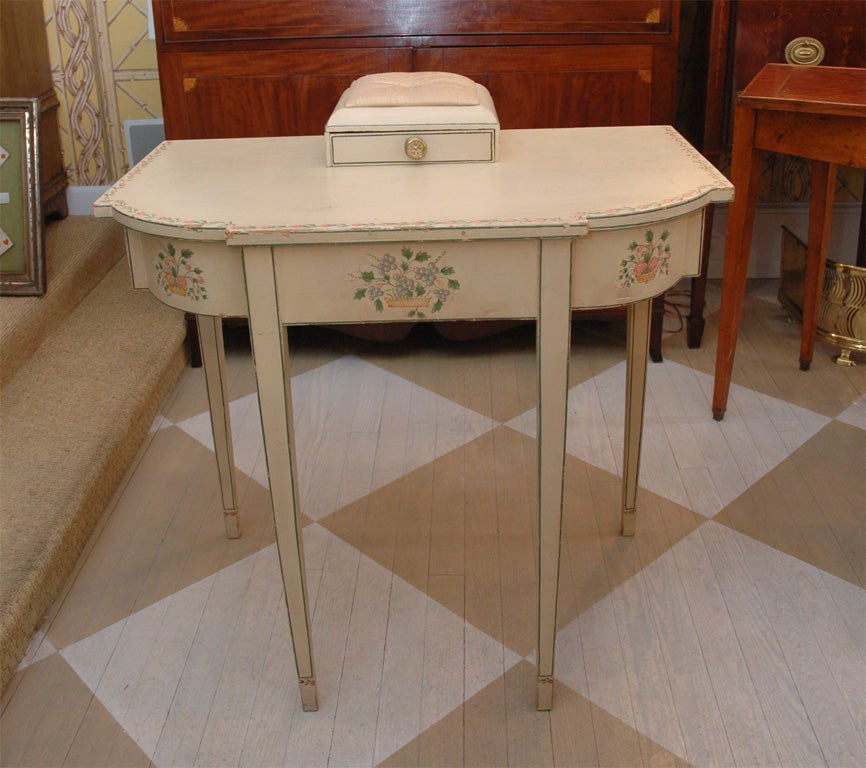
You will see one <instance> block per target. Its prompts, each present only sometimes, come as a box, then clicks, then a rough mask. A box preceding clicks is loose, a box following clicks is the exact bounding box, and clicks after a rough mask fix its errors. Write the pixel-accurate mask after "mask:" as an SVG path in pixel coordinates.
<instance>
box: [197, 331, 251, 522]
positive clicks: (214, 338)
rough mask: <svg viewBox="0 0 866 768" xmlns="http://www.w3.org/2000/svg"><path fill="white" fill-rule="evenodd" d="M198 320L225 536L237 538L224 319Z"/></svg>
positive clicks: (236, 511)
mask: <svg viewBox="0 0 866 768" xmlns="http://www.w3.org/2000/svg"><path fill="white" fill-rule="evenodd" d="M195 322H196V327H197V329H198V342H199V347H200V349H201V360H202V366H203V369H204V376H205V384H206V386H207V401H208V405H209V406H210V426H211V432H212V433H213V444H214V453H215V454H216V459H217V471H218V472H219V479H220V489H221V491H222V502H223V518H224V521H225V526H226V536H227V537H228V538H230V539H236V538H238V537H239V536H240V535H241V532H240V521H239V520H238V495H237V487H236V485H235V458H234V453H233V451H232V428H231V421H230V419H229V403H228V393H227V391H226V372H225V368H226V358H225V347H224V344H223V324H222V318H220V317H211V316H209V315H196V316H195Z"/></svg>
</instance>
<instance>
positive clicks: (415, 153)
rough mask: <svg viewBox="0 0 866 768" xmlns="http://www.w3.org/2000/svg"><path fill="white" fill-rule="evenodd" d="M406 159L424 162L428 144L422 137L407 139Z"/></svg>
mask: <svg viewBox="0 0 866 768" xmlns="http://www.w3.org/2000/svg"><path fill="white" fill-rule="evenodd" d="M405 150H406V157H408V158H409V159H410V160H423V159H424V156H425V155H426V154H427V144H426V143H425V141H424V139H422V138H421V137H420V136H413V137H412V138H410V139H406V146H405Z"/></svg>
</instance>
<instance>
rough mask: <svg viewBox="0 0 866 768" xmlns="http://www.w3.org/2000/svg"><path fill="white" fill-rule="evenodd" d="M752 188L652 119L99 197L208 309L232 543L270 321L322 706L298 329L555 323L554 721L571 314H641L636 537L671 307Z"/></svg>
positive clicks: (632, 365) (164, 291) (181, 171)
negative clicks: (471, 155)
mask: <svg viewBox="0 0 866 768" xmlns="http://www.w3.org/2000/svg"><path fill="white" fill-rule="evenodd" d="M732 196H733V188H732V187H731V185H730V183H729V182H728V181H727V180H726V179H725V178H724V177H723V176H722V175H721V174H720V173H719V172H718V171H716V170H715V169H714V168H713V167H712V166H711V165H710V164H709V163H707V162H706V161H705V160H704V159H703V158H702V157H701V156H700V154H699V153H698V152H696V151H695V150H694V149H693V148H692V147H691V146H690V145H689V144H688V143H687V142H686V141H685V140H684V139H683V138H682V137H681V136H680V135H679V134H678V133H676V131H674V130H673V129H672V128H669V127H666V126H639V127H624V128H566V129H550V130H525V131H503V132H502V133H501V136H500V159H499V161H498V162H495V163H443V164H432V163H431V164H424V163H419V164H406V163H402V164H393V165H390V164H387V165H375V166H357V167H338V168H333V167H326V164H325V146H324V137H321V136H305V137H277V138H253V139H214V140H189V141H169V142H165V143H163V144H161V145H160V146H159V147H157V149H156V150H154V152H152V153H151V154H150V155H149V156H148V157H146V158H145V159H144V160H143V161H142V162H141V163H139V164H138V165H137V166H135V167H134V168H133V169H132V170H131V171H130V172H129V173H128V174H127V175H126V176H124V177H123V178H122V179H121V180H120V181H118V182H117V183H116V184H115V185H114V186H113V187H112V188H111V189H110V190H109V191H108V192H106V194H104V195H103V196H102V197H101V198H100V199H99V200H98V201H97V202H96V204H95V206H94V213H95V215H97V216H110V217H113V218H115V219H116V220H117V221H119V222H120V223H121V224H123V226H124V227H125V228H126V234H127V248H128V252H129V260H130V264H131V268H132V276H133V284H134V286H135V287H136V288H141V289H146V290H149V291H150V292H151V293H153V295H154V296H156V297H157V298H158V299H159V300H160V301H162V302H164V303H166V304H168V305H170V306H172V307H175V308H177V309H178V310H180V311H183V312H190V313H193V314H195V316H196V318H197V323H198V326H199V334H200V343H201V346H202V359H203V365H204V370H205V376H206V380H207V390H208V398H209V403H210V413H211V424H212V427H213V432H214V444H215V452H216V456H217V462H218V466H219V475H220V482H221V485H222V498H223V506H224V509H225V521H226V533H227V535H228V536H229V537H236V536H238V535H239V526H238V514H237V498H236V491H235V482H234V467H233V457H232V450H231V433H230V426H229V417H228V407H227V405H228V404H227V399H226V387H225V377H224V357H223V345H222V324H221V318H222V317H224V316H243V317H247V318H249V326H250V335H251V339H252V347H253V357H254V360H255V369H256V381H257V388H258V398H259V406H260V409H261V414H262V425H263V432H264V443H265V455H266V459H267V466H268V474H269V481H270V494H271V503H272V507H273V516H274V524H275V528H276V537H277V546H278V549H279V554H280V558H279V559H280V563H281V568H282V576H283V584H284V587H285V596H286V604H287V609H288V616H289V624H290V628H291V633H292V640H293V644H294V654H295V662H296V665H297V673H298V681H299V684H300V691H301V702H302V706H303V708H304V709H305V710H315V709H317V708H318V698H317V690H316V675H315V671H314V665H313V652H312V651H313V649H312V643H311V639H310V617H309V613H308V605H309V603H308V601H307V593H306V585H305V574H304V557H303V546H302V541H301V530H300V523H299V514H300V511H301V510H300V509H299V507H298V485H297V471H296V464H295V441H294V434H293V424H292V411H291V389H290V370H289V354H288V334H287V326H290V325H300V324H320V323H328V324H333V323H359V322H369V323H382V322H389V321H399V322H405V321H407V320H409V321H415V320H417V321H420V322H424V321H426V320H437V321H443V320H473V319H476V320H478V319H493V318H500V319H502V318H510V319H531V320H535V321H536V327H537V345H536V349H537V360H538V383H539V392H538V409H537V413H538V451H539V454H538V456H539V461H538V563H539V566H538V648H537V673H538V687H537V702H536V704H537V706H538V708H539V709H550V707H551V705H552V700H553V660H554V635H555V627H556V595H557V587H558V579H559V542H560V520H561V515H562V497H563V476H564V459H565V448H564V446H565V433H566V408H567V407H566V398H567V391H568V357H569V346H570V334H571V310H572V309H573V308H576V309H583V308H597V307H610V306H620V305H627V306H628V312H627V317H628V337H627V366H626V368H627V370H626V379H627V381H626V402H625V435H624V451H623V453H624V455H623V468H624V470H623V498H622V532H623V534H624V535H633V533H634V526H635V496H636V492H637V480H638V466H639V460H640V442H641V432H642V428H643V411H644V392H645V381H646V365H647V350H648V338H649V318H650V303H651V299H652V298H653V297H654V296H657V295H658V294H661V293H662V292H664V291H665V290H666V289H668V288H670V287H671V286H673V285H674V284H675V283H677V282H678V281H679V280H680V279H681V278H683V277H685V276H692V275H695V274H696V273H697V272H698V270H699V264H700V253H701V241H702V230H703V223H704V209H705V207H706V206H707V205H709V204H711V203H714V202H724V201H728V200H730V199H731V198H732ZM575 428H578V429H579V428H580V425H579V424H577V425H575Z"/></svg>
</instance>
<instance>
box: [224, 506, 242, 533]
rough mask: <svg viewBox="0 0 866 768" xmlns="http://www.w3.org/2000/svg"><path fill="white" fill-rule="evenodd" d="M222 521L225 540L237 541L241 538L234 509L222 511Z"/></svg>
mask: <svg viewBox="0 0 866 768" xmlns="http://www.w3.org/2000/svg"><path fill="white" fill-rule="evenodd" d="M223 521H224V522H225V525H226V538H227V539H239V538H240V537H241V524H240V518H239V517H238V511H237V510H236V509H226V510H224V511H223Z"/></svg>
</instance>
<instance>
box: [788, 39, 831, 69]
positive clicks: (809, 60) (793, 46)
mask: <svg viewBox="0 0 866 768" xmlns="http://www.w3.org/2000/svg"><path fill="white" fill-rule="evenodd" d="M823 60H824V46H823V45H822V44H821V41H820V40H816V39H815V38H814V37H796V38H794V39H793V40H792V41H791V42H790V43H788V44H787V45H786V46H785V61H787V62H788V64H799V65H800V66H804V67H813V66H815V65H816V64H820V63H821V62H822V61H823Z"/></svg>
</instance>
